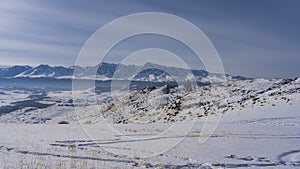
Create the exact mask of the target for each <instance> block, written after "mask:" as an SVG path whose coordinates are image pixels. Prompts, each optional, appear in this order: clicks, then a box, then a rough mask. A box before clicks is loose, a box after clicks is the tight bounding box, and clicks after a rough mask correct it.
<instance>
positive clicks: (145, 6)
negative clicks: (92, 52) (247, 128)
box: [0, 0, 300, 77]
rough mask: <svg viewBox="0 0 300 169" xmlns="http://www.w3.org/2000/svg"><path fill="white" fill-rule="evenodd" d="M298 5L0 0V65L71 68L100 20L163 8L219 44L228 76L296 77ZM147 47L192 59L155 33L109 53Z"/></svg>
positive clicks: (255, 0) (260, 0)
mask: <svg viewBox="0 0 300 169" xmlns="http://www.w3.org/2000/svg"><path fill="white" fill-rule="evenodd" d="M299 8H300V1H298V0H281V1H278V0H272V1H271V0H248V1H240V0H226V1H223V0H218V1H217V0H205V1H201V0H197V1H176V0H164V1H161V0H152V1H144V0H137V1H124V0H123V1H121V0H120V1H109V0H108V1H103V0H89V1H84V0H81V1H80V0H72V1H61V0H44V1H39V0H35V1H33V0H26V1H24V0H10V1H8V0H0V24H1V26H0V37H1V38H0V61H1V62H0V65H15V64H22V65H25V64H28V65H33V66H35V65H38V64H50V65H64V66H70V65H74V64H75V62H76V58H77V56H78V53H79V52H80V49H81V48H82V46H83V45H84V43H85V42H86V40H87V39H88V38H89V37H90V36H91V35H92V34H93V33H94V32H95V31H97V30H98V29H99V28H101V27H102V26H104V25H105V24H106V23H108V22H110V21H112V20H114V19H117V18H119V17H122V16H125V15H128V14H133V13H137V12H165V13H170V14H173V15H177V16H179V17H182V18H184V19H187V20H188V21H190V22H192V23H193V24H195V25H196V26H197V27H199V28H200V29H201V30H202V31H203V32H204V33H205V34H206V35H207V36H208V38H209V39H210V40H211V41H212V43H213V44H214V46H215V48H216V49H217V51H218V53H219V55H220V57H221V60H222V62H223V65H224V69H225V71H226V73H229V74H234V75H244V76H250V77H296V76H300V71H299V70H300V69H299V65H300V56H299V54H300V31H299V30H300V19H299V17H300V12H299ZM145 39H146V40H145ZM153 47H160V48H163V49H166V50H169V51H172V52H174V53H176V54H178V55H180V56H181V57H186V58H187V60H188V61H190V62H191V63H193V60H192V59H190V60H189V59H188V56H190V55H192V53H191V52H190V51H189V50H188V49H186V48H185V47H184V46H182V45H180V44H179V43H177V42H174V40H170V39H168V38H166V37H157V36H148V37H147V36H145V37H135V38H132V39H129V40H127V41H125V42H123V43H121V44H119V45H118V46H116V47H115V48H114V50H112V51H111V52H110V53H109V54H108V56H107V58H110V61H112V62H116V61H118V60H119V59H120V58H122V57H124V56H127V55H129V54H130V53H133V52H134V51H136V50H140V49H144V48H153ZM193 67H194V68H202V65H200V64H198V63H197V64H194V65H193Z"/></svg>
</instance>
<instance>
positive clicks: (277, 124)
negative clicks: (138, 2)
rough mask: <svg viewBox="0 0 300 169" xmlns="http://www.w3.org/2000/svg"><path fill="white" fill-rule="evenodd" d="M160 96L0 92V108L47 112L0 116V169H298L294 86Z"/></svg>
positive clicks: (272, 83)
mask: <svg viewBox="0 0 300 169" xmlns="http://www.w3.org/2000/svg"><path fill="white" fill-rule="evenodd" d="M165 89H166V87H162V88H157V89H153V88H148V89H144V90H135V91H116V92H113V93H101V94H97V95H95V94H94V92H93V89H90V90H86V91H74V92H70V91H51V92H48V93H47V94H46V95H45V96H44V95H42V94H39V93H30V92H29V91H22V90H16V89H12V90H0V92H2V94H0V103H1V106H8V105H13V102H16V101H23V100H28V99H30V98H32V95H38V96H43V97H42V99H41V100H38V102H39V103H43V104H53V105H52V106H49V107H46V108H43V109H36V108H34V107H25V108H22V109H18V110H16V111H13V112H10V113H8V114H4V115H1V116H0V121H1V123H0V132H1V139H0V168H97V167H100V166H101V168H262V167H267V168H297V167H299V166H300V158H299V157H300V132H299V131H300V130H299V129H300V114H299V110H300V83H299V80H298V79H294V80H286V79H254V80H246V81H230V82H225V83H220V84H216V85H211V86H205V87H199V88H197V87H193V89H192V91H190V90H186V88H185V87H184V86H180V87H178V88H171V89H170V90H169V91H168V92H165ZM70 99H72V100H70ZM45 119H46V120H45ZM207 119H210V120H209V121H207ZM218 119H221V120H220V121H219V120H218ZM62 121H66V122H68V123H69V124H59V123H60V122H62ZM34 123H37V124H34ZM206 124H210V125H212V126H216V127H217V128H216V130H215V131H214V132H213V133H212V130H209V128H204V126H205V125H206ZM189 126H192V127H191V128H189ZM206 138H208V140H207V139H206ZM177 143H178V144H177Z"/></svg>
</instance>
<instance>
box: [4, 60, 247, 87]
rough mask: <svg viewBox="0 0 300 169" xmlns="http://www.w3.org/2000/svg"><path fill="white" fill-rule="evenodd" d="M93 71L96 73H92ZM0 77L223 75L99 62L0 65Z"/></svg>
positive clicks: (212, 78)
mask: <svg viewBox="0 0 300 169" xmlns="http://www.w3.org/2000/svg"><path fill="white" fill-rule="evenodd" d="M95 72H97V73H95ZM225 77H226V79H227V80H246V79H249V78H246V77H243V76H231V75H227V74H226V76H225ZM0 78H10V79H11V78H53V79H72V78H76V79H96V80H112V79H118V80H137V81H157V82H160V81H173V80H176V81H186V80H193V79H194V80H196V81H198V82H203V83H216V82H220V81H223V80H224V76H222V75H219V74H212V73H209V72H207V71H205V70H190V69H184V68H177V67H167V66H162V65H158V64H153V63H146V64H144V65H142V66H138V65H125V64H114V63H106V62H103V63H100V64H98V65H95V66H87V67H81V66H71V67H63V66H49V65H44V64H42V65H39V66H37V67H31V66H20V65H16V66H12V67H5V68H0Z"/></svg>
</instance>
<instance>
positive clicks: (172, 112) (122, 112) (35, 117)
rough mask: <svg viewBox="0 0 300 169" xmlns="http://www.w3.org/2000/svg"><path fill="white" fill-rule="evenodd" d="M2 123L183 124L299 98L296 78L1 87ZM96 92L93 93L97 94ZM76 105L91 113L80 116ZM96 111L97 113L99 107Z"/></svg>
mask: <svg viewBox="0 0 300 169" xmlns="http://www.w3.org/2000/svg"><path fill="white" fill-rule="evenodd" d="M0 92H2V94H1V95H0V100H2V101H1V104H0V107H1V106H2V107H1V108H0V111H2V113H1V114H2V115H1V116H0V121H2V122H24V123H45V122H46V123H57V122H58V121H59V120H63V119H65V120H67V121H69V122H71V123H77V119H76V117H77V115H79V116H80V119H81V120H82V121H83V122H85V123H97V122H98V121H99V120H100V117H102V116H104V117H105V119H106V120H107V121H108V122H111V123H155V122H180V121H190V120H197V119H202V118H205V117H206V116H209V115H214V114H220V113H221V114H226V113H230V112H231V111H235V110H242V109H249V108H253V107H268V106H271V107H272V106H277V105H281V104H294V103H296V102H299V101H300V80H299V78H298V79H255V80H245V81H229V82H226V83H222V84H216V85H210V86H202V87H196V86H193V85H190V86H187V85H186V86H180V87H175V88H172V86H171V87H170V89H168V88H166V87H161V88H156V87H148V88H145V89H143V90H132V91H117V92H112V93H100V94H96V95H94V93H93V90H91V91H87V90H86V91H74V92H73V96H75V98H73V97H72V92H71V91H51V92H48V93H31V92H30V91H20V90H11V91H6V90H0ZM94 96H95V97H94ZM74 106H75V107H85V108H86V109H88V110H91V111H85V112H84V113H83V114H76V113H75V112H74ZM95 110H96V111H95Z"/></svg>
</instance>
